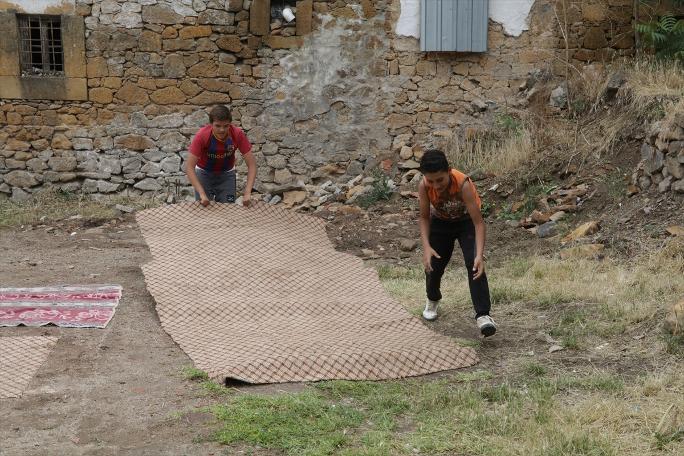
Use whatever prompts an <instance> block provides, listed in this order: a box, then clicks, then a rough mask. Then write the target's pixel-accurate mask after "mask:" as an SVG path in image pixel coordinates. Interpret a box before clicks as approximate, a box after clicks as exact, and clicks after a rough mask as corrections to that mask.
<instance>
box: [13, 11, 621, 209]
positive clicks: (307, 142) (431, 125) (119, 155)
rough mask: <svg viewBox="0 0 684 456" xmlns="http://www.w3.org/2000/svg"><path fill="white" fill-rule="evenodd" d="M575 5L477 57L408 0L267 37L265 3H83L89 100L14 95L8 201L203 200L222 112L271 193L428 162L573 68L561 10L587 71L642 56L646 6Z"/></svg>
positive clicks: (539, 16) (301, 18)
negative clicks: (435, 40) (260, 12)
mask: <svg viewBox="0 0 684 456" xmlns="http://www.w3.org/2000/svg"><path fill="white" fill-rule="evenodd" d="M254 3H255V4H256V3H264V1H263V0H254ZM290 3H292V2H290ZM566 3H567V4H568V10H567V12H566V13H567V14H559V12H561V13H562V9H559V8H560V6H558V5H556V2H554V1H549V0H538V1H537V2H536V3H535V5H534V6H533V7H532V11H531V13H530V26H529V31H527V32H524V33H523V34H522V35H521V36H518V37H510V36H506V35H505V34H504V32H503V28H502V26H501V25H500V24H497V23H495V22H491V21H490V30H489V52H487V53H483V54H468V53H465V54H463V53H421V52H419V51H418V49H419V46H418V41H417V40H416V39H414V38H410V37H400V36H396V35H395V34H394V32H393V30H394V24H395V23H396V21H397V19H398V16H399V8H400V0H375V1H372V0H327V1H323V0H315V1H311V0H306V1H304V2H297V3H296V5H297V8H299V12H298V19H297V23H296V24H294V26H293V25H292V24H289V25H288V24H282V22H280V21H278V20H274V21H273V23H272V24H271V26H270V30H268V31H267V33H266V34H265V35H261V34H260V35H257V34H253V33H252V32H251V31H250V7H251V6H252V1H251V0H129V1H124V0H121V1H117V0H75V9H74V10H75V12H76V14H79V15H80V16H81V17H82V18H83V20H84V23H85V34H86V37H85V49H86V70H87V84H88V101H83V102H73V101H71V102H70V101H46V100H10V99H4V100H0V195H13V197H14V198H16V199H21V198H25V197H27V196H28V194H29V193H31V192H34V191H36V190H38V189H40V188H48V187H56V188H60V189H64V190H68V191H83V192H86V193H95V194H103V193H115V192H123V191H126V192H129V193H133V194H136V193H138V194H139V193H168V192H180V193H183V194H186V195H188V194H189V191H188V190H189V189H188V187H187V181H186V179H185V176H184V175H183V172H182V169H183V166H184V158H185V156H186V154H187V152H186V149H187V146H188V144H189V141H190V138H191V137H192V135H193V134H194V133H195V131H196V130H197V128H198V127H199V126H201V125H202V124H204V123H205V122H207V121H208V117H207V114H206V111H207V108H208V106H209V105H211V104H213V103H225V104H227V105H230V106H231V107H232V109H233V112H234V120H235V123H237V124H238V125H240V126H242V128H244V129H245V131H246V132H247V135H248V137H249V139H250V140H251V141H252V143H253V144H254V146H255V148H254V150H255V154H256V158H257V161H258V164H259V174H258V181H257V189H258V190H260V191H262V192H263V193H267V192H268V193H274V192H275V193H278V192H279V191H280V190H282V189H283V188H286V187H290V188H291V187H293V186H295V187H296V186H300V187H301V186H302V184H303V183H307V184H308V183H317V182H325V181H327V180H329V179H332V180H337V181H339V182H346V181H348V180H349V179H351V178H353V177H355V176H356V175H358V174H360V173H362V172H364V171H366V170H368V169H370V168H373V167H376V166H377V165H378V164H379V163H381V162H382V164H383V166H384V167H385V168H386V169H396V168H397V167H400V168H412V167H415V166H416V164H415V161H414V160H413V159H415V158H417V156H419V154H420V153H421V151H422V150H423V149H424V148H425V147H428V146H431V145H440V144H442V143H443V141H444V140H445V138H447V137H448V136H449V135H452V134H457V133H458V132H459V131H462V130H463V129H465V128H467V127H468V126H470V125H473V124H475V125H476V124H478V122H481V118H482V116H483V112H484V111H487V110H492V109H496V107H497V106H502V105H504V104H507V103H512V102H513V101H512V100H513V99H514V95H515V94H516V93H517V91H518V88H519V86H520V84H521V83H522V82H524V81H525V80H526V78H527V76H528V73H529V72H530V71H532V70H537V69H542V70H548V73H549V74H551V75H554V74H555V75H562V74H564V72H565V64H564V61H563V59H564V56H565V55H566V50H565V42H564V40H563V39H562V34H561V27H560V26H559V20H558V17H567V19H568V31H569V35H568V44H569V46H570V55H571V59H572V62H571V63H573V64H575V65H578V66H581V65H582V64H583V63H585V62H589V61H593V60H605V59H609V58H612V56H614V55H618V54H626V53H627V54H628V53H631V52H632V46H633V38H632V36H631V34H630V30H631V25H630V21H631V16H630V10H629V5H631V1H630V0H606V1H604V2H593V3H592V2H572V3H571V2H566ZM580 3H581V4H580ZM559 5H560V3H559ZM308 11H311V17H310V18H309V15H308V14H305V13H306V12H308ZM303 12H304V13H303ZM242 166H244V165H242V164H241V165H240V166H239V170H242V171H244V169H243V168H242ZM244 177H245V173H244V172H241V173H240V179H244Z"/></svg>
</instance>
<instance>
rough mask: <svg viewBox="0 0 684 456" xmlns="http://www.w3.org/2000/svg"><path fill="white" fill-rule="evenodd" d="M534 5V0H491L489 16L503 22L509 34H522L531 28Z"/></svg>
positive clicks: (505, 30) (500, 22)
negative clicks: (531, 11) (530, 20)
mask: <svg viewBox="0 0 684 456" xmlns="http://www.w3.org/2000/svg"><path fill="white" fill-rule="evenodd" d="M532 5H534V0H489V18H490V19H491V20H493V21H494V22H498V23H499V24H501V25H502V26H503V28H504V32H505V33H506V34H507V35H511V36H520V35H521V34H522V32H523V31H525V30H529V21H528V19H529V16H530V10H531V9H532Z"/></svg>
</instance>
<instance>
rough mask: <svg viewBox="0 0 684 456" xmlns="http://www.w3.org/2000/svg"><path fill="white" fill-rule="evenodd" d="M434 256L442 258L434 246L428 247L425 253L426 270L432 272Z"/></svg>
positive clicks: (424, 263)
mask: <svg viewBox="0 0 684 456" xmlns="http://www.w3.org/2000/svg"><path fill="white" fill-rule="evenodd" d="M432 257H435V258H442V257H441V256H439V254H438V253H437V252H435V251H434V249H433V248H432V247H428V248H427V249H426V250H425V252H424V253H423V266H424V267H425V271H426V272H432Z"/></svg>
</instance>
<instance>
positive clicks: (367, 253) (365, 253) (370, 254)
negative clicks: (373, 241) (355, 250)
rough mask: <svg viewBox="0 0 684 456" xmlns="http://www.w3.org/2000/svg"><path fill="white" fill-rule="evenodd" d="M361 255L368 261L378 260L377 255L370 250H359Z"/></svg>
mask: <svg viewBox="0 0 684 456" xmlns="http://www.w3.org/2000/svg"><path fill="white" fill-rule="evenodd" d="M361 253H362V254H363V256H364V257H366V258H369V259H373V258H378V255H377V254H376V253H375V252H374V251H372V250H371V249H361Z"/></svg>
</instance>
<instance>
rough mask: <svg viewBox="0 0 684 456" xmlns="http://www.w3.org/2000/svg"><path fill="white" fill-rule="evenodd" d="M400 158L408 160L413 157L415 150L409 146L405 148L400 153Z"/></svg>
mask: <svg viewBox="0 0 684 456" xmlns="http://www.w3.org/2000/svg"><path fill="white" fill-rule="evenodd" d="M399 157H401V159H402V160H408V159H409V158H411V157H413V149H412V148H410V147H409V146H403V147H402V148H401V151H400V152H399Z"/></svg>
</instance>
